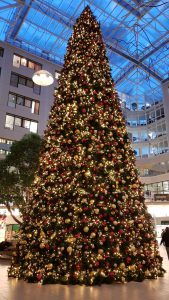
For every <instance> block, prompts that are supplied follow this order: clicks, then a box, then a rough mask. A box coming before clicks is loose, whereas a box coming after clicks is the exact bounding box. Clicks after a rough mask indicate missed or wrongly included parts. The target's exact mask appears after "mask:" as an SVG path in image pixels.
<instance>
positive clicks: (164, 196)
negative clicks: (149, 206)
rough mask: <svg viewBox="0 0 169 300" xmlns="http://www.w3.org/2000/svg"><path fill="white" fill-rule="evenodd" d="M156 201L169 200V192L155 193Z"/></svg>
mask: <svg viewBox="0 0 169 300" xmlns="http://www.w3.org/2000/svg"><path fill="white" fill-rule="evenodd" d="M154 200H155V201H169V194H154Z"/></svg>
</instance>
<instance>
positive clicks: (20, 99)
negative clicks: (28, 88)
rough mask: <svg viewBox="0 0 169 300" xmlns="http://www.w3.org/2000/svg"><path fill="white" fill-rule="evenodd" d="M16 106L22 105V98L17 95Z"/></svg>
mask: <svg viewBox="0 0 169 300" xmlns="http://www.w3.org/2000/svg"><path fill="white" fill-rule="evenodd" d="M17 104H18V105H24V97H22V96H19V95H18V96H17Z"/></svg>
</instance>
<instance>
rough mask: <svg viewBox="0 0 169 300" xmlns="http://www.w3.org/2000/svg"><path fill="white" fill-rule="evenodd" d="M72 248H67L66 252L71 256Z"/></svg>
mask: <svg viewBox="0 0 169 300" xmlns="http://www.w3.org/2000/svg"><path fill="white" fill-rule="evenodd" d="M72 250H73V249H72V247H71V246H69V247H67V252H68V253H69V254H71V253H72Z"/></svg>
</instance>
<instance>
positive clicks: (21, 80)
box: [18, 76, 26, 85]
mask: <svg viewBox="0 0 169 300" xmlns="http://www.w3.org/2000/svg"><path fill="white" fill-rule="evenodd" d="M18 83H19V84H22V85H26V78H25V77H22V76H19V82H18Z"/></svg>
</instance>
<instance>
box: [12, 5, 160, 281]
mask: <svg viewBox="0 0 169 300" xmlns="http://www.w3.org/2000/svg"><path fill="white" fill-rule="evenodd" d="M163 274H164V270H163V268H162V258H161V257H160V255H159V251H158V245H157V242H156V240H155V233H154V230H153V226H152V218H151V216H150V215H149V214H148V212H147V209H146V206H145V204H144V198H143V191H142V187H141V183H140V181H139V178H138V174H137V170H136V167H135V158H134V154H133V151H132V149H131V146H130V143H129V139H128V136H127V131H126V127H125V121H124V119H123V116H122V112H121V108H120V103H119V101H118V97H117V93H116V91H115V89H114V86H113V83H112V79H111V73H110V68H109V65H108V62H107V58H106V53H105V46H104V44H103V41H102V37H101V33H100V28H99V24H98V23H97V22H96V20H95V18H94V16H93V15H92V13H91V11H90V9H89V7H87V8H86V9H85V10H84V11H83V13H82V14H81V16H80V17H79V19H78V20H77V23H76V24H75V26H74V32H73V35H72V37H71V38H70V40H69V43H68V51H67V54H66V56H65V64H64V68H63V70H62V72H61V75H60V77H59V88H58V91H57V92H56V99H55V102H54V104H53V107H52V109H51V113H50V117H49V122H48V127H47V130H46V132H45V137H44V142H43V149H42V151H41V156H40V164H39V170H38V172H37V174H36V178H35V181H34V184H33V195H32V199H31V200H30V203H29V204H28V207H27V210H26V214H25V215H24V222H23V225H22V228H21V236H20V241H19V243H18V245H17V251H16V256H15V257H14V258H13V262H12V265H11V267H10V270H9V276H14V277H17V278H24V279H25V280H27V281H28V282H40V283H43V284H45V283H64V284H65V283H66V284H86V285H94V284H101V283H112V282H122V283H124V282H127V281H130V280H136V281H142V280H143V279H145V278H157V277H158V276H162V275H163Z"/></svg>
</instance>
